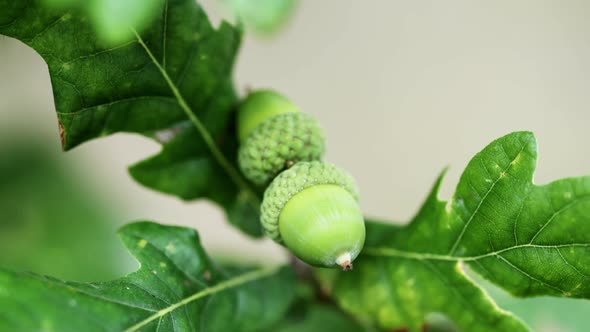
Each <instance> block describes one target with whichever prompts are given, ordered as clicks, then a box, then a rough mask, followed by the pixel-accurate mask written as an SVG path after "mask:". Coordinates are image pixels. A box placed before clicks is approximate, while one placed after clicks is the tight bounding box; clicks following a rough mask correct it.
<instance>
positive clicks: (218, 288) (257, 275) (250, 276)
mask: <svg viewBox="0 0 590 332" xmlns="http://www.w3.org/2000/svg"><path fill="white" fill-rule="evenodd" d="M279 269H280V267H277V266H273V267H266V268H261V269H258V270H254V271H251V272H247V273H244V274H241V275H239V276H237V277H234V278H231V279H228V280H226V281H223V282H220V283H218V284H217V285H215V286H211V287H208V288H205V289H203V290H201V291H199V292H197V293H195V294H193V295H191V296H189V297H186V298H184V299H182V300H181V301H179V302H177V303H174V304H172V305H170V306H168V307H166V308H164V309H161V310H159V311H158V312H156V313H155V314H153V315H151V316H149V317H147V318H146V319H144V320H142V321H140V322H139V323H137V324H135V325H133V326H131V327H129V328H127V329H125V330H124V332H135V331H138V330H139V329H141V328H142V327H144V326H146V325H147V324H149V323H151V322H152V321H154V320H156V319H159V318H161V317H164V316H165V315H167V314H169V313H171V312H172V311H174V310H176V309H178V308H180V307H184V306H186V305H187V304H189V303H190V302H193V301H196V300H198V299H200V298H203V297H206V296H209V295H211V294H215V293H219V292H222V291H224V290H227V289H231V288H234V287H237V286H240V285H243V284H245V283H248V282H252V281H255V280H258V279H262V278H265V277H268V276H270V275H272V274H274V273H276V272H278V270H279Z"/></svg>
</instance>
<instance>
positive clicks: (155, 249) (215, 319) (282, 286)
mask: <svg viewBox="0 0 590 332" xmlns="http://www.w3.org/2000/svg"><path fill="white" fill-rule="evenodd" d="M119 235H120V237H121V239H122V241H123V242H124V244H125V245H126V246H127V248H128V249H129V250H130V252H131V253H132V254H133V255H134V256H135V257H136V258H137V259H138V261H139V262H140V263H141V267H140V268H139V270H137V271H136V272H133V273H131V274H129V275H128V276H126V277H123V278H121V279H117V280H113V281H110V282H97V283H75V282H64V281H60V280H57V279H53V278H49V277H44V276H39V275H34V274H30V273H18V272H12V271H9V270H5V269H0V331H38V330H43V331H123V330H125V331H139V330H141V331H235V330H240V331H260V330H264V329H267V328H269V327H270V326H273V325H274V324H276V323H277V322H278V321H279V320H280V319H282V317H283V316H284V315H285V313H286V311H287V310H288V308H289V306H290V305H291V302H292V301H293V300H294V298H295V294H294V291H293V289H294V288H295V287H294V286H295V278H294V275H293V273H292V272H291V271H290V270H288V269H285V268H261V269H257V270H251V271H246V272H244V271H242V270H240V271H237V272H236V271H233V272H231V273H230V272H228V271H224V270H222V269H220V268H219V267H217V266H216V265H215V264H214V263H213V262H212V261H211V259H210V258H209V257H208V256H207V255H206V254H205V252H204V250H203V248H202V247H201V245H200V242H199V238H198V235H197V233H196V232H195V231H194V230H192V229H188V228H181V227H172V226H162V225H158V224H155V223H151V222H139V223H134V224H130V225H127V226H125V227H123V228H122V229H121V231H120V232H119ZM92 259H101V257H94V258H92ZM277 294H281V296H276V295H277Z"/></svg>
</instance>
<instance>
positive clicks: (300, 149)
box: [238, 91, 325, 185]
mask: <svg viewBox="0 0 590 332" xmlns="http://www.w3.org/2000/svg"><path fill="white" fill-rule="evenodd" d="M238 137H239V139H240V142H241V144H240V148H239V151H238V164H239V165H240V169H241V170H242V173H243V174H244V176H246V178H248V179H249V180H250V181H252V182H254V183H256V184H259V185H264V184H267V183H268V182H269V181H270V180H271V179H273V178H274V177H275V176H276V175H277V174H279V173H280V172H281V171H282V170H284V169H286V168H289V167H291V166H292V165H293V164H295V163H297V162H299V161H312V160H319V159H321V157H322V155H323V154H324V150H325V144H324V135H323V132H322V130H321V128H320V125H319V123H318V121H317V120H315V119H314V118H312V117H311V116H309V115H307V114H305V113H302V112H300V111H299V109H298V108H297V107H296V106H295V105H293V104H292V103H291V102H290V101H289V100H287V99H286V98H284V97H282V96H281V95H279V94H277V93H275V92H272V91H257V92H254V93H251V94H250V95H249V96H248V97H247V98H246V99H245V101H244V102H243V103H242V105H241V106H240V110H239V111H238Z"/></svg>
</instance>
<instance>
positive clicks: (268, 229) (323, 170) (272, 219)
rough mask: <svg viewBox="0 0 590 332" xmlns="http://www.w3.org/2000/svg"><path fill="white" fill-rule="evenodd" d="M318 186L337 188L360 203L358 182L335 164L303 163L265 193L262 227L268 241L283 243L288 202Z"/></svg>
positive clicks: (282, 174)
mask: <svg viewBox="0 0 590 332" xmlns="http://www.w3.org/2000/svg"><path fill="white" fill-rule="evenodd" d="M316 185H336V186H339V187H341V188H342V189H344V190H346V191H347V192H348V193H350V195H351V196H352V198H353V201H355V202H356V201H358V189H357V186H356V183H355V181H354V178H353V177H352V176H351V175H350V174H348V173H347V172H346V171H344V170H342V169H340V168H338V167H336V166H334V165H333V164H330V163H326V162H320V161H311V162H300V163H297V164H295V165H294V166H293V167H291V168H289V169H288V170H285V171H284V172H282V173H281V174H279V175H278V176H277V177H276V178H275V179H274V180H273V181H272V183H271V184H270V185H269V186H268V188H267V189H266V191H265V192H264V199H263V201H262V205H261V207H260V211H261V217H260V218H261V223H262V227H263V229H264V231H265V233H266V235H267V236H268V237H270V238H271V239H273V240H274V241H275V242H278V243H283V239H282V237H281V234H280V231H279V217H280V215H281V212H282V210H283V208H284V207H285V205H286V204H287V202H288V201H289V200H290V199H291V198H292V197H293V196H295V195H296V194H298V193H299V192H301V191H303V190H305V189H307V188H310V187H313V186H316Z"/></svg>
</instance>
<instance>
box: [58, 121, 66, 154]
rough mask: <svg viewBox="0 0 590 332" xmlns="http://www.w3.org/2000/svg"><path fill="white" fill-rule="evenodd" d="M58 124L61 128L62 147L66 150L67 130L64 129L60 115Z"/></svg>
mask: <svg viewBox="0 0 590 332" xmlns="http://www.w3.org/2000/svg"><path fill="white" fill-rule="evenodd" d="M57 126H58V128H59V138H60V139H61V148H62V149H63V150H65V147H66V131H65V129H64V126H63V124H62V123H61V120H60V119H59V116H58V117H57Z"/></svg>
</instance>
